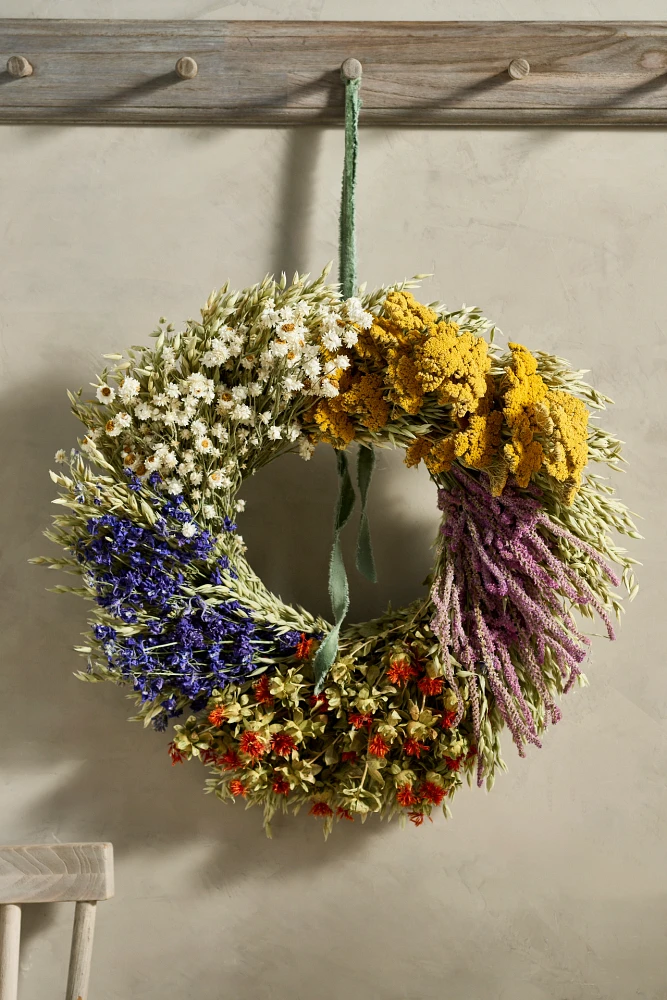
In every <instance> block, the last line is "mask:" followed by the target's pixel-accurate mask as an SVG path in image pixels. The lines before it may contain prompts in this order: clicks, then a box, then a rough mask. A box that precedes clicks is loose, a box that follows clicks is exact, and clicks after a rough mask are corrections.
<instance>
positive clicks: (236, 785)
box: [229, 778, 248, 798]
mask: <svg viewBox="0 0 667 1000" xmlns="http://www.w3.org/2000/svg"><path fill="white" fill-rule="evenodd" d="M229 790H230V792H231V793H232V795H233V796H234V798H238V797H239V795H240V796H241V797H242V798H245V797H246V794H247V791H248V790H247V788H246V786H245V785H244V784H243V782H242V781H241V779H240V778H233V779H232V781H230V782H229Z"/></svg>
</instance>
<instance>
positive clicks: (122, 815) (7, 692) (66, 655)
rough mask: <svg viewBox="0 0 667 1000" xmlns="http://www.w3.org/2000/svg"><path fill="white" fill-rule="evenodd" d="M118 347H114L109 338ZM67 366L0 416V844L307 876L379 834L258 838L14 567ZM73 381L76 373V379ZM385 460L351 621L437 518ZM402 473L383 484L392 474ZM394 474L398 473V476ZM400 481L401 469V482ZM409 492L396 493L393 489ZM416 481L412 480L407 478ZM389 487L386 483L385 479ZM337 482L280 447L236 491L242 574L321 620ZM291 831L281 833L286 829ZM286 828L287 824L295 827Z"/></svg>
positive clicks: (285, 249)
mask: <svg viewBox="0 0 667 1000" xmlns="http://www.w3.org/2000/svg"><path fill="white" fill-rule="evenodd" d="M318 140H319V133H317V131H316V130H303V131H301V132H295V133H293V134H292V136H290V143H291V145H290V147H289V149H288V155H287V158H286V164H285V176H284V182H283V205H284V206H285V210H284V214H283V218H282V220H281V221H280V222H279V224H278V228H277V236H276V245H275V256H276V258H277V256H278V253H279V251H280V249H281V247H282V259H283V261H285V262H286V265H285V269H286V270H287V269H288V267H287V265H289V267H290V268H291V267H294V268H299V267H303V266H304V260H305V258H306V256H307V254H306V244H307V231H308V219H309V215H310V211H309V199H310V193H311V191H312V184H313V177H314V166H315V158H316V153H317V145H318ZM120 346H122V345H119V347H120ZM72 378H73V376H72V373H71V372H67V371H61V372H53V371H52V372H51V373H50V374H49V376H48V378H46V377H45V378H44V381H43V382H40V383H35V384H32V385H30V386H24V387H22V389H21V391H20V392H16V391H14V392H11V393H7V395H5V397H4V398H3V401H2V408H1V410H0V415H1V418H2V422H3V427H4V428H5V430H6V433H4V434H3V435H2V437H1V438H0V449H2V451H3V452H4V454H2V456H1V458H0V461H1V463H2V465H1V467H2V469H3V472H4V482H5V483H6V484H7V485H6V487H5V490H4V495H3V503H2V506H1V509H0V524H1V530H2V534H1V537H2V540H3V542H2V544H3V553H2V563H1V566H2V569H1V571H0V572H1V576H0V581H1V584H0V622H1V627H2V634H3V654H4V655H3V657H2V662H1V664H0V705H1V706H2V731H3V740H2V742H3V751H2V752H3V757H4V760H3V765H4V770H5V773H6V774H7V775H10V776H11V780H12V781H13V785H12V793H11V794H12V796H13V798H12V801H11V803H10V811H11V816H9V817H8V816H7V814H5V816H4V818H3V823H2V828H0V842H7V841H10V842H11V841H15V842H21V841H23V842H26V841H28V842H29V841H32V842H40V841H41V842H47V843H48V842H50V841H68V840H110V841H112V842H113V843H114V846H115V850H116V856H117V860H118V861H119V862H121V863H122V860H123V858H124V857H125V856H127V855H130V854H131V855H137V854H138V855H141V854H142V853H146V854H147V855H148V854H151V855H152V854H153V852H154V851H155V850H156V849H157V850H158V851H160V852H168V851H170V850H175V849H178V848H182V847H184V846H185V845H187V844H188V843H193V842H195V841H196V842H198V843H199V844H202V843H204V844H205V845H206V847H207V848H208V850H206V851H205V860H204V862H202V853H201V852H197V859H198V860H197V862H196V864H197V866H198V868H197V870H195V871H193V872H192V880H193V882H195V883H200V884H201V887H202V890H203V891H207V890H208V891H211V892H214V891H217V890H219V889H220V888H221V887H225V888H227V887H228V886H229V885H230V884H231V883H233V882H234V880H236V879H239V878H241V877H242V876H243V873H245V872H246V871H247V870H248V867H249V865H251V864H256V863H257V861H258V859H259V858H261V857H263V856H265V855H266V854H267V852H268V851H270V852H271V860H272V864H274V865H275V864H278V865H279V866H284V867H285V868H286V870H289V871H295V870H308V869H312V870H315V869H316V868H318V869H319V868H321V866H322V865H323V864H327V865H331V864H334V865H335V864H336V863H337V861H338V860H339V859H340V858H341V856H343V855H348V856H349V855H350V854H353V853H355V852H357V851H359V850H361V848H362V846H363V845H367V844H368V837H369V834H373V833H379V832H380V830H381V829H382V828H381V827H380V826H379V824H370V827H367V828H366V829H365V830H364V831H363V833H362V831H361V829H360V827H359V825H358V824H356V825H355V826H352V825H348V824H345V826H344V828H342V826H341V828H340V829H339V830H338V831H337V835H336V836H335V837H334V838H333V840H332V841H331V842H330V843H329V844H328V845H327V846H326V848H325V846H324V842H323V838H322V836H321V831H320V829H319V824H317V823H314V822H313V820H312V819H308V818H307V817H306V816H305V815H304V816H300V817H299V818H298V819H296V820H294V819H289V818H286V819H277V820H276V822H275V824H274V832H275V836H276V839H275V840H274V841H273V842H270V843H269V842H267V841H266V839H265V835H264V833H263V830H262V827H261V816H260V815H259V811H257V810H256V811H253V813H252V814H251V815H248V814H247V813H246V812H245V811H244V810H243V809H242V808H240V807H239V806H237V807H236V808H232V807H231V806H228V807H226V808H223V806H222V805H221V804H220V803H219V802H217V800H215V799H213V798H211V797H205V796H204V795H203V794H202V785H203V782H204V778H205V772H204V771H203V770H202V769H201V768H200V767H199V765H197V764H194V763H193V764H192V765H191V766H187V767H179V768H171V767H169V766H168V758H167V754H166V745H167V742H168V735H157V734H155V733H153V732H152V731H148V732H144V731H143V730H142V729H141V728H140V727H138V726H128V725H126V724H125V719H126V717H127V716H128V715H129V714H131V712H132V706H131V704H130V703H129V702H126V701H125V702H124V700H123V696H124V694H125V693H126V692H124V691H121V690H115V689H114V688H113V687H112V686H111V685H106V684H103V685H86V684H82V683H80V682H78V681H76V680H75V679H74V678H73V677H72V676H71V674H72V671H73V670H76V669H80V667H81V661H80V660H79V658H78V657H77V656H76V654H75V653H74V652H73V651H72V646H73V645H74V644H75V643H76V642H77V640H78V638H79V634H80V632H81V631H82V630H83V629H84V628H85V621H86V609H85V607H84V605H83V603H82V601H81V599H80V598H78V597H74V596H69V595H65V596H56V595H52V594H49V593H47V592H46V589H45V588H46V587H48V586H51V585H53V584H54V583H56V582H69V579H68V580H66V581H63V578H62V577H61V576H60V575H59V574H58V578H57V579H56V575H55V574H53V576H52V577H51V579H49V578H48V576H47V575H46V571H45V570H44V569H43V568H40V567H34V566H30V565H28V562H27V560H28V559H29V558H30V557H31V556H34V555H38V554H40V553H45V552H48V551H49V550H50V549H52V546H51V545H50V543H49V542H47V541H46V540H45V539H44V538H43V537H42V535H41V532H42V530H43V529H44V528H45V527H46V526H47V524H48V522H49V518H50V515H51V514H52V513H53V508H51V507H50V506H49V504H50V501H51V500H52V499H53V497H54V495H55V488H54V486H53V484H52V483H51V482H50V480H49V477H48V469H49V467H52V465H53V454H54V452H55V450H56V449H57V448H59V447H63V446H65V447H67V446H68V445H69V444H70V443H74V441H75V438H76V435H77V434H78V433H79V431H80V427H79V425H78V423H77V422H76V421H75V420H74V418H73V417H72V416H71V415H70V414H69V412H68V404H67V399H66V395H65V388H66V387H67V385H68V383H71V382H72ZM78 378H81V381H86V380H87V379H86V377H85V375H84V376H83V377H81V376H74V381H77V380H78ZM401 458H402V456H401V455H399V454H393V455H392V454H387V453H382V454H381V456H380V461H379V463H378V475H377V477H376V479H375V482H374V484H373V488H372V497H371V503H370V513H371V519H372V520H371V524H372V530H373V532H374V536H375V543H376V553H377V562H378V571H379V576H380V580H381V583H380V584H378V586H377V587H376V588H375V589H373V588H372V585H370V584H368V583H366V582H365V581H362V580H358V579H355V574H354V570H353V551H354V535H355V527H356V526H355V525H354V524H351V525H350V526H349V528H348V531H347V539H346V544H345V548H346V559H347V564H348V567H350V577H351V584H352V599H353V605H352V612H353V614H354V615H355V616H356V617H363V618H365V617H370V616H372V615H375V614H378V613H380V612H381V611H382V610H383V609H384V608H385V607H386V605H387V602H388V601H390V600H391V601H393V602H394V603H395V604H400V603H406V602H408V601H409V600H412V599H414V598H415V597H417V596H419V595H420V594H421V593H422V592H423V590H422V588H421V587H420V583H421V581H422V580H423V578H424V576H425V575H426V572H427V571H428V568H429V566H430V561H431V555H430V545H431V542H432V539H433V536H434V533H435V527H436V524H437V512H436V510H435V494H434V491H433V493H432V494H430V495H429V496H428V497H427V503H428V506H427V507H426V508H425V511H426V512H425V511H422V509H421V507H420V506H419V503H417V502H416V501H415V504H413V509H411V505H410V504H409V503H408V502H407V500H406V497H407V496H408V495H411V496H412V497H413V498H415V497H418V496H419V493H418V489H419V487H421V486H423V485H424V482H427V481H428V480H427V478H426V477H425V475H424V476H423V481H420V479H421V478H422V477H420V473H415V472H414V471H412V472H409V471H408V470H407V469H404V468H403V467H402V464H401ZM398 468H400V469H401V476H400V477H399V478H398V480H396V472H397V469H398ZM403 477H405V478H403ZM410 477H412V478H410ZM408 480H409V481H410V483H411V484H412V483H415V485H414V486H412V485H411V487H410V489H409V491H408V489H407V487H406V483H407V482H408ZM417 481H419V487H417V485H416V483H417ZM397 483H398V487H397ZM336 489H337V483H336V476H335V462H334V459H333V454H332V452H331V451H330V449H326V448H320V449H318V452H317V453H316V456H315V457H314V459H313V460H312V461H311V463H310V464H309V465H306V464H304V463H303V462H302V461H301V460H300V459H298V458H296V457H293V456H288V457H286V458H285V459H283V460H281V461H280V462H276V463H275V464H274V465H272V466H271V467H269V468H267V469H265V470H263V472H262V473H261V474H260V475H259V476H258V477H257V479H256V480H253V481H252V482H251V483H249V484H247V485H246V487H245V488H244V491H243V494H244V495H245V496H246V497H247V498H248V500H249V509H248V514H247V515H245V516H244V518H243V519H242V520H241V523H240V530H241V531H242V532H244V533H245V536H246V540H247V542H248V544H249V555H250V558H251V561H252V562H253V565H254V567H255V569H256V570H257V571H258V572H259V573H260V575H261V576H262V577H263V578H264V579H265V581H266V582H267V584H268V585H270V586H271V587H272V588H274V589H275V590H277V591H279V592H281V593H282V596H283V597H284V598H285V599H286V600H289V601H298V602H301V603H303V604H305V605H306V606H308V607H309V609H311V610H313V611H315V612H320V613H322V614H324V615H325V616H327V617H328V598H327V584H326V579H327V568H328V557H329V550H330V546H331V534H332V519H333V507H334V503H335V495H336ZM288 824H289V825H290V826H291V827H293V829H292V830H290V835H289V837H288V836H287V835H286V826H287V825H288ZM297 830H298V833H297ZM52 913H53V910H52V909H50V908H48V907H35V908H29V909H28V911H27V912H26V920H25V934H26V936H30V935H31V934H35V933H37V932H38V931H40V930H41V929H42V927H43V926H44V925H45V924H46V923H47V922H49V921H50V920H51V919H52V916H51V915H52Z"/></svg>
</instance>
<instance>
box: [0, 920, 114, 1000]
mask: <svg viewBox="0 0 667 1000" xmlns="http://www.w3.org/2000/svg"><path fill="white" fill-rule="evenodd" d="M95 907H96V904H95V903H77V904H76V909H75V911H74V929H73V930H72V951H71V953H70V959H69V975H68V977H67V994H66V1000H88V981H89V979H90V961H91V958H92V956H93V934H94V933H95ZM0 1000H5V998H4V997H2V996H0ZM12 1000H13V998H12Z"/></svg>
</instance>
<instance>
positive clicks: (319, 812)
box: [308, 802, 333, 816]
mask: <svg viewBox="0 0 667 1000" xmlns="http://www.w3.org/2000/svg"><path fill="white" fill-rule="evenodd" d="M308 815H309V816H333V809H332V808H331V806H328V805H327V804H326V802H313V804H312V806H311V807H310V812H309V814H308Z"/></svg>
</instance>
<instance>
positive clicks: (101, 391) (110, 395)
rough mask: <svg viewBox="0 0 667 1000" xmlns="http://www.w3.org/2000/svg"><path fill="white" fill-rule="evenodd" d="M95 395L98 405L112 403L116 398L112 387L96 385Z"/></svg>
mask: <svg viewBox="0 0 667 1000" xmlns="http://www.w3.org/2000/svg"><path fill="white" fill-rule="evenodd" d="M95 395H96V396H97V398H98V399H99V401H100V403H112V402H113V400H114V398H115V396H116V390H115V389H114V387H113V386H112V385H106V384H104V385H98V387H97V389H96V390H95Z"/></svg>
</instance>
